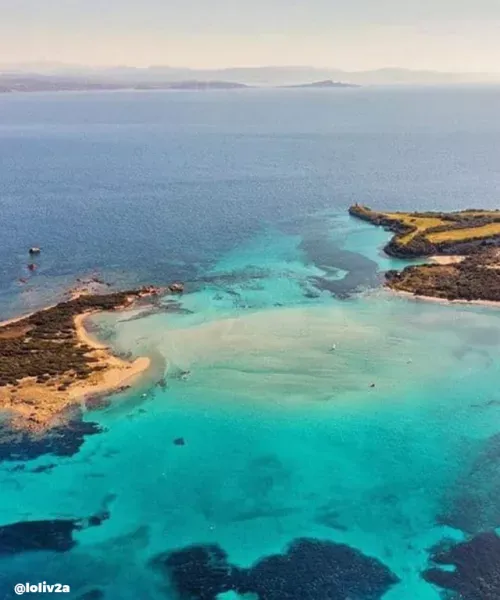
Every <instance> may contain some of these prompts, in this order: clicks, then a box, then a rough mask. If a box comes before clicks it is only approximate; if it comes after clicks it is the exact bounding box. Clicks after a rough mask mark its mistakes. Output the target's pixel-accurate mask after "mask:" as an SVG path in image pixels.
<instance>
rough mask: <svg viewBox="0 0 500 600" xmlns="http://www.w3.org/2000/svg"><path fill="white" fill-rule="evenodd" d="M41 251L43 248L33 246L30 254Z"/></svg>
mask: <svg viewBox="0 0 500 600" xmlns="http://www.w3.org/2000/svg"><path fill="white" fill-rule="evenodd" d="M41 251H42V250H41V248H38V246H32V247H31V248H30V249H29V253H30V254H40V252H41Z"/></svg>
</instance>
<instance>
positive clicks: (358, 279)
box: [300, 231, 381, 298]
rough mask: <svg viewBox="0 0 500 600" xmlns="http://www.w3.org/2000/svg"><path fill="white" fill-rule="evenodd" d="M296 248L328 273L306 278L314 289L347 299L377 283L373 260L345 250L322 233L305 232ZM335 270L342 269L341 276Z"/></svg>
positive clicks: (378, 282) (378, 278)
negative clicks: (342, 275) (339, 277)
mask: <svg viewBox="0 0 500 600" xmlns="http://www.w3.org/2000/svg"><path fill="white" fill-rule="evenodd" d="M300 249H301V250H302V251H303V252H304V253H305V255H306V257H307V260H308V261H309V262H310V263H312V264H314V265H315V266H316V267H318V268H319V269H322V270H323V271H325V272H326V273H327V274H328V275H330V277H328V276H327V277H311V278H309V282H310V283H311V284H312V285H313V286H314V287H315V288H316V289H318V290H321V291H328V292H330V294H333V295H334V296H337V297H338V298H348V297H349V296H351V295H352V294H354V293H356V292H359V291H360V290H363V289H367V288H371V287H376V286H377V285H379V284H380V281H381V277H380V275H379V273H378V265H377V263H375V262H374V261H372V260H370V259H369V258H366V256H363V255H362V254H358V253H357V252H351V251H349V250H345V249H344V248H342V247H341V246H339V245H338V244H336V243H335V241H334V240H332V239H331V238H330V237H329V236H328V234H326V233H321V234H319V235H318V231H313V232H312V234H311V235H307V234H305V235H304V237H303V239H302V242H301V243H300ZM339 270H341V271H345V272H346V274H345V276H344V277H343V278H342V279H338V278H337V275H338V273H339Z"/></svg>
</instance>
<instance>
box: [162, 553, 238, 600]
mask: <svg viewBox="0 0 500 600" xmlns="http://www.w3.org/2000/svg"><path fill="white" fill-rule="evenodd" d="M153 567H155V568H158V569H160V570H162V571H164V572H165V574H166V575H167V577H168V579H169V580H170V581H171V583H172V585H173V586H174V587H175V589H176V591H177V593H178V595H179V599H180V600H193V599H195V598H196V600H216V598H217V595H218V594H222V593H224V592H228V591H230V590H233V589H235V585H237V582H238V580H239V570H238V569H235V567H232V566H231V565H230V564H229V563H228V560H227V554H226V553H225V552H224V550H222V548H220V547H219V546H217V545H211V546H210V545H206V546H190V547H188V548H183V549H182V550H177V551H175V552H171V553H166V554H160V555H159V556H157V557H156V558H155V559H153Z"/></svg>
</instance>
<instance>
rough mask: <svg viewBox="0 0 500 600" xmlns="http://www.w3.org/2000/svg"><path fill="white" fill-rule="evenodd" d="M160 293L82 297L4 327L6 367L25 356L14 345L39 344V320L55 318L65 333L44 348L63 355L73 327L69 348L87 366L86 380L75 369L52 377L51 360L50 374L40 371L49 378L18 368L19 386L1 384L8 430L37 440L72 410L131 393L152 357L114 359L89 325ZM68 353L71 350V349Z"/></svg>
mask: <svg viewBox="0 0 500 600" xmlns="http://www.w3.org/2000/svg"><path fill="white" fill-rule="evenodd" d="M159 292H160V290H159V289H157V288H148V289H143V290H137V291H133V292H122V293H118V294H111V295H101V296H91V295H88V296H87V295H83V296H82V295H78V296H76V297H73V298H72V299H71V300H70V301H69V302H66V303H64V302H63V303H61V304H56V305H51V306H48V307H46V308H44V309H41V310H39V311H35V312H33V313H30V314H28V315H23V316H20V317H15V318H13V319H8V320H6V321H3V322H0V342H3V343H4V344H7V346H6V348H7V351H6V353H5V356H6V358H7V360H6V363H9V362H10V360H9V359H11V357H12V356H14V362H15V360H16V359H18V360H19V362H20V359H21V358H22V354H23V353H22V352H21V354H20V355H19V352H18V354H17V355H16V354H15V352H14V354H13V353H12V347H11V346H9V345H8V344H9V343H12V344H13V345H14V347H15V345H16V344H17V346H19V343H21V346H22V345H23V342H28V340H30V339H34V340H37V341H38V343H40V340H39V339H38V338H37V331H38V330H37V326H39V323H37V321H38V322H39V321H40V320H41V321H49V322H50V321H51V319H52V320H53V319H54V318H55V319H56V322H57V323H58V327H60V329H59V330H55V331H53V332H52V337H51V338H49V339H48V340H47V338H46V337H45V338H42V343H43V344H47V341H48V342H49V344H48V346H49V347H50V350H49V352H52V353H56V354H58V355H61V356H64V352H65V350H64V349H63V348H61V350H59V347H60V346H59V344H60V343H61V342H60V341H59V337H58V334H59V331H64V328H65V327H66V329H67V328H68V327H71V329H72V334H71V335H70V339H69V341H68V343H69V344H70V346H69V349H70V350H72V351H74V352H76V353H78V356H79V357H80V361H81V362H82V363H83V364H82V366H81V367H80V368H82V369H84V374H83V376H79V373H78V371H75V370H74V369H73V368H71V367H69V368H68V369H66V370H64V369H63V368H60V369H59V370H58V371H57V372H56V373H53V374H51V375H50V373H51V371H50V366H51V365H50V364H49V363H50V356H49V360H48V362H47V366H46V369H45V363H43V365H44V366H43V368H42V369H41V371H42V372H45V370H46V371H47V375H38V376H36V375H33V374H30V375H24V373H23V374H19V371H20V369H21V367H19V366H17V370H16V375H15V376H13V377H14V381H10V382H9V383H7V384H5V382H4V383H3V384H2V385H0V411H1V412H2V413H4V415H5V416H6V417H7V421H6V423H7V424H8V426H9V428H10V429H11V430H17V431H19V432H21V431H24V432H26V433H28V434H30V435H34V436H39V435H43V434H45V433H47V432H48V431H49V430H50V429H52V428H53V427H57V426H60V425H64V424H65V422H67V419H68V417H69V413H70V412H71V411H70V410H69V409H71V408H72V407H83V405H84V403H85V401H86V399H88V398H91V397H92V396H105V395H109V394H112V393H114V392H118V391H121V390H123V389H127V388H128V387H130V386H131V385H132V384H133V383H135V382H136V381H137V380H138V379H139V378H140V377H141V376H142V375H144V374H145V373H146V372H147V371H148V369H149V368H150V366H151V359H150V358H149V357H146V356H143V357H139V358H136V359H135V360H134V361H127V360H124V359H122V358H119V357H117V356H115V355H114V354H113V352H112V350H111V349H110V347H109V346H107V345H105V344H103V343H102V342H101V341H99V340H98V339H96V338H95V337H94V336H92V335H91V334H90V333H89V331H88V330H87V328H86V326H85V322H86V320H87V319H88V318H89V317H91V316H92V315H95V314H99V313H101V312H104V311H106V310H113V311H117V312H118V311H124V310H127V309H130V308H131V307H133V305H134V304H135V301H136V300H141V299H144V298H147V297H152V296H157V295H158V294H159ZM100 303H101V304H100ZM71 313H73V314H71ZM58 314H62V320H61V321H59V320H57V315H58ZM65 319H66V321H65V322H64V320H65ZM52 322H53V321H52ZM42 328H43V326H42ZM43 339H45V340H47V341H43ZM61 341H62V340H61ZM28 346H29V343H28ZM45 347H47V346H44V348H45ZM65 348H66V351H68V346H65ZM35 352H36V351H35ZM61 353H62V354H61ZM21 364H24V363H21ZM77 368H78V367H77ZM4 377H5V375H4Z"/></svg>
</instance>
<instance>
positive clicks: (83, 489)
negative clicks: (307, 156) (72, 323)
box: [2, 217, 500, 600]
mask: <svg viewBox="0 0 500 600" xmlns="http://www.w3.org/2000/svg"><path fill="white" fill-rule="evenodd" d="M325 218H326V217H325ZM329 218H331V221H330V223H331V228H330V230H329V231H330V233H329V236H330V239H331V240H332V241H333V242H335V243H336V244H338V245H339V246H338V247H339V248H340V249H344V250H350V251H351V252H354V251H356V252H360V253H361V254H363V255H365V256H366V257H367V258H369V259H371V260H372V261H376V262H377V263H378V264H379V266H380V267H381V268H383V269H386V268H389V267H390V266H391V264H392V261H390V260H389V259H387V258H384V257H382V256H381V254H380V245H381V243H382V242H383V241H384V240H385V239H387V235H386V234H385V233H384V232H381V231H379V230H375V229H371V228H370V227H369V226H366V225H364V224H360V223H357V222H355V221H351V220H349V219H346V218H344V217H329ZM303 239H304V238H299V237H298V236H295V235H294V234H293V233H290V235H284V234H279V233H277V232H275V231H269V232H263V233H262V234H259V235H258V236H257V237H255V238H254V239H253V240H252V241H251V242H249V243H247V244H245V245H243V246H241V247H239V248H237V249H236V250H234V251H232V252H231V253H230V254H227V255H226V256H225V257H224V258H223V259H222V260H221V261H220V262H219V263H218V264H217V265H216V266H215V267H214V269H213V272H212V273H211V274H210V275H214V274H218V275H219V276H220V277H219V280H217V281H214V280H211V281H210V282H208V283H206V284H205V285H203V286H201V287H200V288H199V290H198V291H196V292H193V293H192V294H188V295H186V296H185V297H184V299H183V300H182V305H183V307H184V308H186V309H189V310H190V311H192V312H190V313H188V314H181V313H178V312H168V311H167V312H158V313H156V314H153V315H150V316H146V317H143V318H131V316H130V315H120V317H119V319H118V322H117V323H116V318H115V317H109V316H103V317H101V318H99V319H97V324H98V325H99V326H100V327H101V330H102V331H103V332H107V335H108V336H109V335H111V337H110V339H111V340H112V343H113V344H114V345H115V347H116V348H117V349H119V350H132V351H133V352H134V353H135V354H138V355H140V354H143V353H152V354H153V355H154V357H155V358H156V362H158V357H159V356H161V358H162V360H163V361H165V363H164V365H165V366H164V369H165V375H166V378H167V381H168V387H167V389H165V390H162V389H160V388H159V387H155V386H154V385H152V384H147V383H146V384H144V386H143V388H141V389H137V390H135V391H134V392H133V393H129V394H128V395H127V396H125V397H122V398H117V399H116V401H115V402H114V404H113V406H112V407H111V408H110V409H108V411H106V412H102V413H93V414H92V415H89V417H90V418H92V419H97V420H98V421H99V423H100V424H101V425H103V426H105V427H106V428H107V429H108V431H107V432H106V433H103V434H101V435H96V436H93V437H90V438H88V439H87V441H86V442H85V444H84V445H83V447H82V449H81V450H80V452H79V453H78V454H76V455H74V456H73V457H71V458H65V459H54V460H52V459H50V462H55V463H57V467H56V468H55V469H53V470H52V471H51V475H50V479H49V478H48V477H47V479H46V480H45V481H47V485H43V483H44V481H43V476H42V475H31V474H19V475H18V476H17V477H16V483H14V482H13V480H12V476H11V475H8V474H6V475H5V477H4V480H3V482H2V486H3V487H2V489H3V490H4V494H3V498H2V500H3V502H2V510H3V512H4V514H8V515H9V519H10V521H12V522H13V521H16V520H22V519H25V518H26V517H27V515H30V516H31V518H32V517H33V515H35V516H37V515H39V518H47V517H49V516H51V515H54V516H57V517H59V518H61V517H75V516H76V517H77V516H81V515H89V514H93V513H95V512H96V511H98V510H99V508H100V507H102V505H103V502H105V501H106V498H108V497H109V495H110V494H112V495H113V498H112V499H111V500H110V501H109V509H110V512H111V518H110V519H109V521H106V522H105V523H103V524H102V525H101V526H100V527H97V528H92V529H88V530H85V531H83V532H81V533H80V534H78V539H79V541H80V545H79V546H78V547H77V548H76V549H74V550H72V551H70V552H69V553H66V554H64V555H61V556H58V557H57V560H56V559H54V558H50V557H49V558H47V556H45V558H40V557H38V558H36V557H31V558H27V557H24V556H22V557H18V559H16V560H15V561H13V562H12V563H9V567H8V568H9V569H12V572H13V573H15V572H16V569H21V570H23V571H24V570H26V568H27V565H28V566H29V565H32V568H35V567H36V565H38V566H39V564H40V563H39V561H42V562H43V568H44V573H46V572H47V571H48V574H47V575H46V577H47V579H48V578H49V575H51V576H52V575H53V576H52V579H54V577H59V578H60V577H61V574H66V573H69V572H70V573H71V580H72V583H73V586H74V588H75V589H76V588H77V587H79V586H80V587H82V588H85V586H86V585H88V583H89V581H91V582H92V584H93V585H97V586H99V585H101V586H103V587H104V588H105V589H107V591H108V594H109V595H110V596H109V597H111V598H138V597H141V598H160V597H163V598H165V595H162V594H165V592H161V591H160V588H159V587H158V582H157V581H156V580H155V578H153V577H152V574H151V570H150V569H149V567H148V566H147V563H148V561H149V559H150V558H151V557H152V556H154V555H155V554H157V553H158V552H162V551H165V550H169V549H174V548H179V547H182V546H186V545H189V544H193V543H196V544H199V543H206V542H216V543H218V544H220V545H221V546H222V547H223V548H224V549H225V550H226V551H227V552H228V553H229V556H230V558H231V559H232V560H233V561H234V562H236V563H238V564H241V565H250V564H251V563H252V562H253V561H255V560H256V559H258V558H259V557H261V556H263V555H267V554H271V553H276V552H280V551H282V550H283V548H284V547H285V546H286V545H287V544H288V543H289V542H290V541H291V540H293V539H294V538H297V537H300V536H314V537H317V538H320V539H330V540H333V541H336V542H343V543H347V544H349V545H350V546H352V547H355V548H357V549H359V550H361V551H362V552H363V553H365V554H367V555H369V556H373V557H377V558H379V559H380V560H381V561H382V562H383V563H384V564H386V565H387V566H388V567H390V568H391V569H392V570H393V571H394V572H395V573H396V574H397V575H398V576H399V577H400V578H401V583H400V584H398V585H396V586H394V587H393V588H392V589H391V590H390V591H389V592H388V593H387V594H386V595H385V596H384V598H385V599H386V600H436V599H437V598H439V594H438V592H437V590H436V589H435V588H433V587H432V586H431V585H429V584H427V583H425V582H424V581H423V579H422V578H421V577H420V572H421V571H422V570H423V569H425V568H426V567H427V566H428V549H429V547H430V546H431V545H433V544H434V543H436V542H438V541H439V540H441V539H442V538H443V537H445V536H451V537H453V538H456V539H462V538H463V536H464V533H463V532H462V531H460V530H459V529H451V528H449V527H445V526H443V525H440V524H439V516H440V515H442V514H444V513H445V512H446V510H447V508H448V507H449V506H450V505H452V504H453V502H454V501H455V500H456V498H457V497H458V495H459V493H462V492H464V491H466V490H467V473H468V470H469V469H470V465H471V464H472V463H473V461H474V460H475V459H476V458H477V456H478V455H479V453H480V452H481V451H482V450H483V448H484V446H485V444H486V443H487V440H488V438H490V436H492V435H494V434H495V433H496V432H497V431H498V429H499V425H500V423H499V420H500V409H499V407H498V406H496V405H495V404H494V403H492V402H491V401H492V400H495V399H498V398H497V391H496V390H497V387H496V382H497V381H498V376H499V361H498V349H499V343H500V313H498V312H497V311H496V310H495V309H486V308H479V307H465V306H443V305H440V304H434V303H424V302H416V301H409V300H406V299H401V298H398V297H395V296H393V295H391V294H389V293H387V292H385V291H383V290H382V289H380V288H373V289H371V291H365V292H364V293H362V294H357V295H354V296H352V297H350V298H349V299H346V300H339V299H334V298H332V296H331V295H330V294H329V293H327V292H322V293H319V295H318V294H317V295H316V297H314V298H312V297H309V296H310V295H309V296H307V297H305V296H304V293H307V292H308V291H310V289H311V284H310V281H311V280H310V279H309V278H310V277H317V276H321V275H324V274H325V271H324V269H322V268H321V266H320V264H319V261H316V264H311V262H310V261H308V260H307V259H306V257H305V254H304V250H303V248H302V249H301V248H300V247H299V244H300V242H301V240H303ZM350 260H351V261H352V260H357V258H356V256H354V255H353V256H351V257H350ZM332 262H334V260H333V261H332ZM253 265H258V267H259V274H260V276H259V278H257V279H254V278H252V277H250V274H252V273H253V274H254V275H255V270H254V269H253V268H252V266H253ZM343 274H344V273H343V272H342V271H341V272H337V273H334V272H332V271H331V272H330V273H329V275H330V278H331V280H332V281H335V280H337V281H338V280H339V278H341V277H342V276H343ZM222 275H226V276H227V275H231V277H225V278H223V277H222ZM332 344H336V348H335V350H332V349H331V347H332ZM182 372H189V374H188V376H186V378H185V379H182V378H179V375H180V374H181V373H182ZM372 383H375V387H370V386H371V384H372ZM143 394H145V396H143ZM178 437H183V438H184V440H185V445H184V446H175V445H174V444H173V440H174V439H175V438H178ZM48 461H49V459H47V458H43V459H39V462H40V464H45V463H46V462H48ZM41 478H42V479H41ZM484 478H485V480H484V482H483V481H482V480H481V476H479V478H478V479H476V480H475V485H476V486H477V484H478V481H479V482H480V484H482V483H484V485H485V490H486V489H487V488H488V486H491V485H494V484H495V482H491V481H490V479H491V471H490V472H485V474H484ZM487 480H488V481H487ZM457 482H460V483H459V484H458V487H457ZM478 493H479V495H481V490H479V492H478ZM482 500H483V502H484V509H485V511H486V513H485V514H487V515H490V514H492V515H493V516H491V519H490V521H489V522H488V523H487V524H488V525H489V526H497V525H498V524H499V523H496V522H495V516H494V515H495V506H494V505H492V502H493V503H494V500H492V498H491V497H488V496H487V492H486V491H485V493H484V497H482ZM488 518H489V517H488ZM488 518H486V520H488ZM23 561H24V562H23ZM26 561H28V562H26ZM30 561H32V562H30ZM166 597H167V598H170V597H171V596H169V595H168V593H167V596H166Z"/></svg>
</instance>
